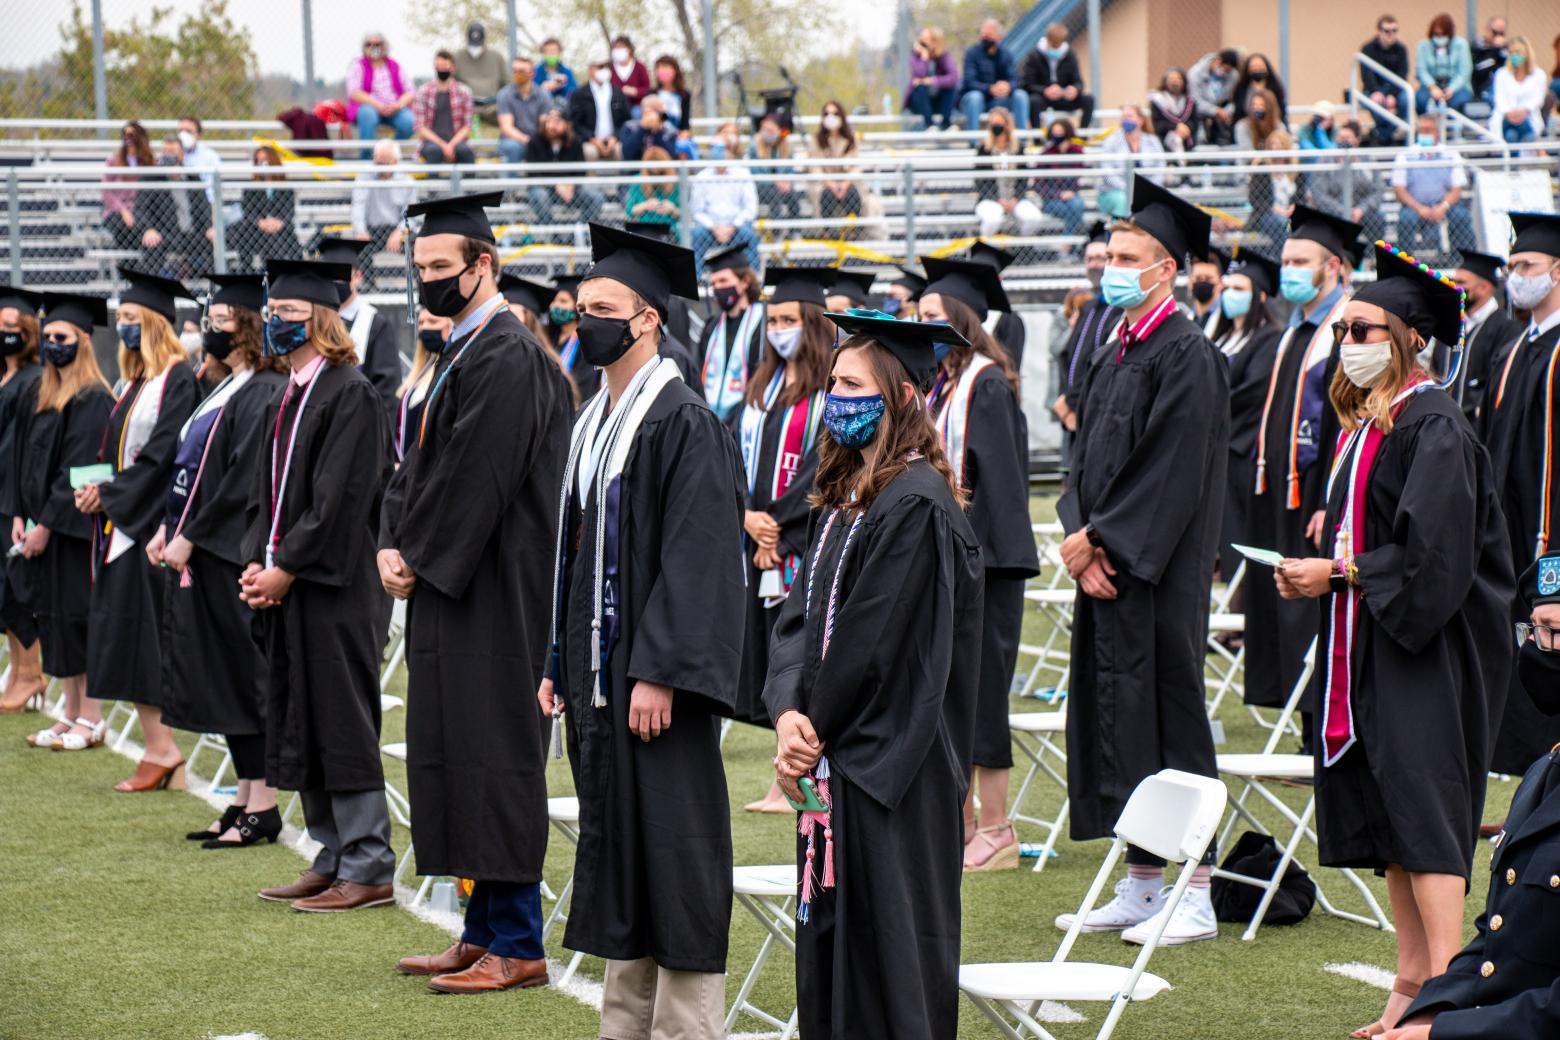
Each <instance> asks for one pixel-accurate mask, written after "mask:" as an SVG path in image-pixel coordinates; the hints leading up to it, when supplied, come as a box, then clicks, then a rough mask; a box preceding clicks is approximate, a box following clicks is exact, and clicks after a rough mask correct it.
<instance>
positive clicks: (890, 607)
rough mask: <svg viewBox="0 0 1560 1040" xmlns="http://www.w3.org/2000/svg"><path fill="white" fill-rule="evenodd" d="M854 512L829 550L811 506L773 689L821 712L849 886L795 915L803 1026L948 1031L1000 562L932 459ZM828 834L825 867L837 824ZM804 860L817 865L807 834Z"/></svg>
mask: <svg viewBox="0 0 1560 1040" xmlns="http://www.w3.org/2000/svg"><path fill="white" fill-rule="evenodd" d="M854 519H855V518H854V517H853V516H852V515H851V514H849V513H847V512H845V511H841V512H840V513H839V514H837V516H836V519H835V522H834V524H833V525H832V526H831V528H830V530H829V531H828V535H827V538H826V539H822V541H823V544H822V547H821V551H820V549H819V544H818V543H819V541H820V538H821V536H822V535H823V528H824V526H825V525H824V519H823V518H822V517H819V518H818V519H816V520H814V523H813V526H814V528H815V532H814V536H813V544H812V546H811V547H810V548H809V549H808V551H807V559H806V570H805V572H804V573H803V574H802V575H801V576H800V577H799V578H798V584H797V586H796V588H797V594H796V595H792V596H790V597H789V598H788V599H787V600H786V602H785V605H784V607H782V608H781V615H780V621H779V624H778V625H777V626H776V629H775V639H774V647H773V656H772V657H771V660H770V670H769V681H768V684H767V685H766V687H765V690H764V701H765V703H766V704H767V706H768V708H769V711H770V713H771V715H772V717H773V718H775V719H776V720H778V719H779V717H780V716H781V715H782V714H784V713H785V712H786V711H789V710H791V709H795V710H797V711H800V712H802V713H803V714H804V715H806V716H807V718H808V719H809V720H810V721H811V722H812V724H813V727H814V728H815V729H816V730H817V732H818V736H819V738H820V739H821V740H823V741H824V744H825V748H826V756H827V758H828V763H829V779H828V781H827V782H828V785H829V802H830V805H831V807H832V809H833V813H832V818H831V821H830V827H831V830H832V832H833V859H834V882H835V884H834V887H833V888H828V889H826V888H823V887H822V885H821V880H822V879H821V873H820V875H819V877H818V879H817V880H818V882H819V885H818V887H817V888H816V889H815V891H814V895H813V899H812V904H811V906H810V907H809V919H808V921H806V922H805V923H800V924H799V925H798V926H797V930H796V955H797V956H796V982H797V1003H798V1006H799V1011H800V1025H801V1032H802V1035H803V1036H806V1037H809V1038H813V1040H829V1038H834V1040H846V1038H849V1040H857V1038H866V1040H875V1038H883V1040H888V1038H899V1037H924V1038H928V1040H951V1038H952V1037H953V1036H954V1035H955V1033H956V1032H957V1027H958V1003H959V986H958V976H959V929H960V920H959V885H960V881H961V878H962V873H963V833H964V815H963V811H964V810H963V806H964V796H965V794H966V792H967V791H968V789H969V774H970V764H971V754H972V751H973V747H974V725H975V715H976V710H977V709H976V698H977V692H976V685H977V683H978V677H979V675H980V671H981V668H980V662H979V660H977V658H978V657H979V655H980V652H981V649H980V648H981V636H980V631H981V620H982V619H981V612H982V596H983V589H982V584H983V582H984V579H985V567H984V566H983V563H982V559H981V550H980V548H979V546H978V545H977V543H976V540H975V532H974V531H973V530H972V528H971V525H970V524H969V522H968V521H967V520H966V518H965V517H964V515H963V514H962V512H961V511H960V509H959V508H958V506H957V505H956V504H955V502H954V500H953V497H952V495H950V494H949V491H948V485H947V482H946V481H945V480H944V478H943V477H942V475H941V474H939V473H938V472H937V471H936V470H935V469H933V468H932V466H931V464H930V463H929V462H927V461H925V460H924V459H921V460H917V461H915V462H912V463H910V465H909V466H908V467H907V468H906V469H905V470H904V472H902V473H901V474H899V476H897V477H895V478H894V479H893V480H892V481H891V482H890V483H889V485H888V487H886V488H884V489H883V491H882V492H881V493H880V494H879V495H878V497H877V498H876V499H875V500H874V501H873V503H872V505H871V506H870V507H869V508H868V509H867V513H866V516H865V518H864V519H863V520H862V521H861V526H860V528H859V529H858V530H857V531H856V533H855V535H854V536H853V537H850V536H848V532H849V530H850V528H851V526H852V523H853V521H854ZM847 541H848V542H849V543H850V544H849V548H848V550H847V547H846V543H847ZM836 581H837V582H838V589H839V591H838V595H837V598H836V599H835V604H836V608H835V614H834V624H833V629H832V635H831V636H830V639H829V652H828V656H827V657H826V658H825V657H824V656H823V654H822V645H823V638H824V626H825V617H826V615H827V614H828V601H829V597H830V592H829V590H830V588H831V587H832V586H833V585H834V583H835V582H836ZM809 585H811V586H812V588H813V596H812V600H811V606H810V608H809V606H808V597H807V595H806V592H805V590H806V589H807V587H808V586H809ZM813 840H814V843H815V846H816V852H817V857H818V858H817V859H816V860H815V861H814V862H815V863H816V864H817V867H818V869H819V870H820V871H821V869H822V865H823V857H824V855H825V853H824V849H823V836H822V835H821V834H816V833H815V834H814V835H813ZM797 865H798V868H799V869H805V868H806V866H807V858H806V838H801V839H799V841H798V846H797Z"/></svg>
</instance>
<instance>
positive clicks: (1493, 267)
mask: <svg viewBox="0 0 1560 1040" xmlns="http://www.w3.org/2000/svg"><path fill="white" fill-rule="evenodd" d="M1460 256H1461V259H1459V260H1458V261H1457V270H1459V271H1468V272H1470V273H1472V274H1474V275H1476V276H1478V277H1480V278H1483V279H1484V280H1485V281H1486V282H1493V283H1497V284H1498V283H1499V282H1500V273H1501V271H1502V270H1503V269H1504V268H1505V266H1506V258H1505V257H1503V256H1494V255H1493V254H1490V253H1476V252H1474V251H1473V250H1472V249H1464V250H1462V251H1461V253H1460Z"/></svg>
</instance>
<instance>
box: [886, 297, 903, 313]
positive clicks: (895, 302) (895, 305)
mask: <svg viewBox="0 0 1560 1040" xmlns="http://www.w3.org/2000/svg"><path fill="white" fill-rule="evenodd" d="M904 306H905V301H904V300H901V299H900V298H899V297H897V296H885V297H883V313H884V314H889V315H896V314H898V313H899V312H900V311H902V310H904Z"/></svg>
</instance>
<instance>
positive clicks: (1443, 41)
mask: <svg viewBox="0 0 1560 1040" xmlns="http://www.w3.org/2000/svg"><path fill="white" fill-rule="evenodd" d="M1430 42H1431V43H1433V44H1435V45H1436V46H1437V47H1445V46H1446V45H1447V44H1449V43H1451V42H1452V38H1451V37H1450V36H1432V37H1430Z"/></svg>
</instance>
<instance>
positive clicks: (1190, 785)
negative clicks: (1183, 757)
mask: <svg viewBox="0 0 1560 1040" xmlns="http://www.w3.org/2000/svg"><path fill="white" fill-rule="evenodd" d="M1226 797H1227V795H1226V792H1225V790H1224V785H1223V784H1221V783H1219V781H1217V780H1213V779H1210V778H1208V777H1205V776H1194V775H1192V774H1191V773H1183V772H1181V771H1180V770H1176V769H1164V770H1160V771H1159V772H1158V773H1155V774H1154V775H1153V776H1150V777H1146V778H1145V779H1144V780H1143V781H1142V782H1141V783H1140V784H1138V786H1137V789H1136V790H1134V791H1133V792H1132V797H1130V798H1128V799H1127V805H1126V808H1124V809H1122V811H1121V817H1120V818H1119V819H1118V820H1117V821H1116V839H1115V841H1113V842H1111V846H1110V851H1109V852H1107V853H1106V854H1105V862H1103V863H1101V864H1100V869H1099V873H1097V874H1095V875H1094V883H1093V884H1092V885H1090V886H1089V891H1088V893H1087V894H1086V895H1085V896H1084V897H1083V904H1082V905H1081V906H1079V907H1078V912H1077V913H1076V914H1074V915H1073V922H1072V927H1071V928H1069V929H1068V930H1067V935H1066V937H1065V938H1064V939H1062V944H1061V946H1060V947H1058V948H1057V951H1056V954H1055V956H1053V957H1052V958H1051V959H1050V960H1049V961H1036V962H1030V963H1025V964H966V965H964V966H962V967H961V968H960V969H959V989H961V990H963V991H964V994H965V995H966V996H967V997H969V998H970V1000H971V1002H972V1003H974V1005H975V1006H976V1007H977V1008H979V1009H980V1010H981V1012H982V1013H984V1014H985V1015H986V1017H987V1018H990V1019H991V1021H992V1022H994V1023H996V1026H997V1028H998V1029H999V1030H1001V1032H1002V1035H1003V1036H1005V1037H1008V1038H1009V1040H1024V1038H1025V1037H1040V1038H1041V1040H1055V1037H1053V1036H1052V1035H1051V1033H1050V1032H1048V1031H1047V1030H1046V1028H1045V1027H1044V1026H1043V1025H1041V1024H1040V1022H1039V1021H1038V1020H1037V1019H1036V1018H1035V1012H1036V1011H1037V1010H1038V1009H1039V1006H1040V1004H1041V1003H1042V1002H1044V1001H1047V1000H1055V1001H1067V1002H1069V1003H1074V1002H1080V1001H1099V1002H1104V1003H1109V1004H1110V1010H1109V1012H1107V1014H1106V1016H1105V1020H1104V1022H1103V1023H1101V1025H1100V1029H1099V1032H1098V1033H1097V1034H1096V1037H1097V1038H1098V1040H1105V1038H1106V1037H1109V1036H1110V1034H1111V1033H1112V1032H1113V1031H1114V1030H1115V1028H1116V1023H1117V1022H1118V1021H1119V1020H1120V1019H1121V1015H1122V1013H1123V1012H1124V1011H1126V1008H1127V1004H1128V1003H1130V1002H1132V1001H1134V1000H1149V999H1151V998H1153V997H1156V996H1158V995H1159V994H1160V993H1163V992H1164V991H1165V990H1167V989H1169V988H1170V983H1168V982H1166V981H1165V980H1164V979H1162V978H1160V977H1159V976H1157V975H1150V974H1148V971H1147V968H1148V961H1149V958H1150V957H1152V956H1153V953H1154V950H1155V949H1156V948H1157V947H1158V945H1159V937H1160V935H1161V934H1163V932H1164V929H1165V926H1166V925H1167V924H1169V922H1170V917H1171V915H1172V914H1173V913H1174V907H1175V906H1176V904H1178V903H1179V902H1180V901H1181V897H1182V896H1183V895H1185V894H1186V888H1187V885H1189V884H1190V883H1191V880H1192V872H1193V871H1194V870H1196V869H1197V864H1198V863H1200V862H1201V861H1202V858H1203V854H1204V853H1205V852H1206V851H1207V850H1208V845H1209V844H1210V843H1211V842H1212V841H1213V836H1214V833H1215V831H1216V830H1217V829H1218V826H1219V820H1220V818H1221V817H1222V816H1223V815H1224V803H1225V800H1226ZM1128 844H1131V845H1136V846H1137V847H1138V848H1140V849H1144V850H1146V851H1148V852H1152V853H1154V854H1155V855H1158V856H1162V857H1163V858H1165V859H1166V860H1174V861H1176V862H1178V863H1180V864H1181V872H1180V876H1179V877H1178V878H1176V883H1175V887H1174V888H1172V889H1171V890H1170V894H1169V896H1168V897H1166V905H1167V907H1168V908H1169V912H1167V913H1161V914H1160V915H1158V917H1157V918H1156V920H1157V921H1158V924H1157V925H1156V926H1155V928H1154V930H1153V934H1152V935H1151V936H1150V937H1149V939H1148V941H1147V942H1145V943H1144V944H1143V947H1142V949H1141V950H1139V951H1138V955H1137V957H1136V958H1135V959H1134V960H1133V962H1132V966H1131V967H1129V968H1127V967H1120V966H1118V965H1114V964H1087V963H1082V962H1078V961H1069V960H1068V959H1067V955H1068V954H1069V953H1071V952H1072V948H1073V944H1074V943H1075V942H1077V940H1078V935H1079V933H1080V932H1081V931H1082V930H1083V920H1084V918H1085V917H1087V916H1088V914H1089V911H1090V910H1092V909H1093V908H1094V904H1095V902H1096V901H1098V899H1099V897H1100V893H1101V891H1103V890H1104V888H1105V884H1106V882H1108V881H1109V880H1110V877H1111V874H1112V873H1114V872H1115V869H1116V861H1117V860H1119V859H1120V858H1121V855H1122V852H1123V851H1124V850H1125V849H1126V846H1127V845H1128Z"/></svg>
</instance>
